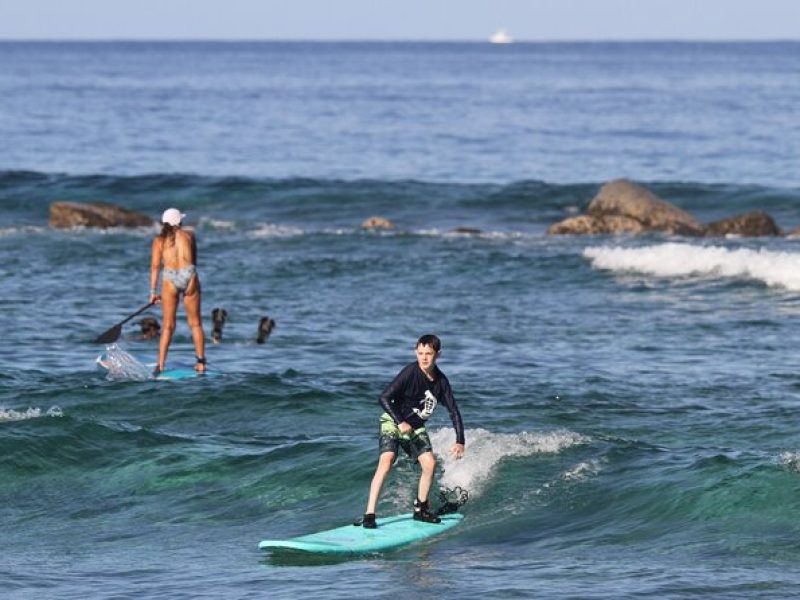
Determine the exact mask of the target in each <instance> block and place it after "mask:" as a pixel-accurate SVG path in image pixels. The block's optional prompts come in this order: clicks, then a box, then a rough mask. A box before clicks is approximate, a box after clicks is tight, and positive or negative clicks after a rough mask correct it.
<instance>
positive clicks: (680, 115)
mask: <svg viewBox="0 0 800 600" xmlns="http://www.w3.org/2000/svg"><path fill="white" fill-rule="evenodd" d="M798 75H800V44H796V43H776V44H689V43H681V44H670V43H654V44H524V45H512V46H508V47H494V46H489V45H481V44H395V43H385V44H356V43H352V44H305V43H284V44H278V43H274V44H272V43H268V44H247V43H214V44H211V43H208V44H200V43H197V44H191V43H175V44H164V43H155V44H154V43H92V44H78V43H69V44H65V43H35V44H34V43H31V44H24V43H2V44H0V139H1V140H2V144H0V289H2V292H0V308H2V311H3V312H2V314H3V316H4V319H3V323H4V324H5V330H4V341H5V343H4V344H3V345H0V457H1V458H0V523H2V524H3V527H2V535H0V556H2V557H3V561H2V564H0V582H2V594H3V595H4V597H10V598H42V597H58V598H86V597H91V598H123V597H126V598H127V597H160V598H220V597H224V598H261V597H269V598H299V597H303V598H351V597H354V596H364V597H389V596H395V595H396V594H397V593H398V590H399V589H402V593H403V594H410V595H415V596H420V597H423V598H428V597H436V596H439V597H445V598H450V597H463V598H485V597H491V598H517V597H545V598H556V597H558V598H609V599H610V598H614V599H616V598H623V597H648V596H649V597H658V598H695V597H718V598H721V597H725V598H728V597H737V598H794V597H797V595H798V593H800V577H798V575H797V574H796V573H797V570H796V568H795V565H796V564H797V561H798V559H800V543H799V542H798V539H800V527H799V526H798V525H797V523H798V518H797V517H798V514H799V513H800V500H799V498H800V440H799V439H798V435H797V430H798V423H799V421H798V417H797V404H798V400H800V378H799V377H798V376H797V374H796V365H797V364H798V360H799V359H800V355H798V351H797V350H796V349H795V348H796V344H794V343H793V341H794V340H796V339H798V338H800V325H799V324H798V323H800V320H798V318H797V317H798V316H800V301H798V297H797V292H798V291H800V275H798V273H799V272H800V269H798V260H799V259H800V251H798V249H797V247H796V245H797V240H796V238H794V237H781V238H774V239H760V238H756V239H703V240H697V239H683V238H676V237H663V236H646V237H642V238H628V237H619V238H614V237H603V236H600V237H590V238H568V237H550V236H547V235H546V234H545V230H546V229H547V227H548V225H550V224H551V223H553V222H555V221H557V220H559V219H562V218H564V217H565V216H567V215H571V214H575V213H576V212H578V211H581V210H582V209H584V208H585V207H586V205H587V204H588V202H589V201H590V200H591V199H592V197H593V196H594V194H595V193H596V192H597V190H598V188H599V186H600V185H601V184H602V183H604V182H605V181H607V180H609V179H612V178H615V177H620V176H625V177H630V178H633V179H636V180H638V181H640V182H642V183H643V184H645V185H646V186H648V187H649V188H650V189H652V190H653V191H654V192H655V193H657V194H658V195H659V196H661V197H662V198H665V199H667V200H669V201H671V202H673V203H675V204H677V205H678V206H680V207H682V208H684V209H685V210H688V211H689V212H691V213H692V214H694V215H695V216H697V218H698V219H699V220H701V221H704V222H710V221H713V220H716V219H720V218H723V217H727V216H732V215H734V214H737V213H741V212H745V211H750V210H756V209H760V210H765V211H767V212H768V213H770V214H771V215H772V216H773V217H774V218H775V219H776V221H777V222H778V224H779V225H780V226H781V227H782V228H783V229H784V230H786V231H791V230H793V229H795V228H797V227H798V226H800V177H798V172H799V171H798V168H797V167H798V157H800V130H798V127H800V126H799V125H798V123H800V120H798V117H800V115H799V114H798V111H800V109H798V106H800V104H798V101H800V76H798ZM55 200H74V201H93V200H104V201H109V202H114V203H117V204H120V205H123V206H127V207H129V208H133V209H135V210H139V211H141V212H145V213H147V214H150V215H151V216H153V217H156V216H158V215H159V214H160V212H161V211H162V210H163V209H164V208H166V207H167V206H173V205H174V206H178V207H180V208H181V209H182V210H183V211H184V212H186V213H188V219H187V220H188V222H189V224H190V225H191V226H193V227H194V228H195V229H196V232H197V237H198V242H199V252H200V262H199V271H200V276H201V279H202V282H203V289H204V296H203V306H204V309H203V312H204V315H205V316H206V317H207V318H208V316H209V315H210V311H211V309H212V308H214V307H224V308H226V310H227V311H228V314H229V322H228V324H227V326H226V328H225V331H224V337H223V343H222V344H219V345H209V348H208V357H209V362H210V364H211V365H212V366H213V367H214V368H215V369H218V370H220V371H222V372H223V376H221V377H216V378H207V379H205V380H190V381H184V382H154V381H148V380H145V381H141V380H137V379H136V378H135V377H115V378H108V377H106V376H105V374H104V373H103V372H101V371H100V370H98V369H97V368H96V365H95V363H94V360H95V357H96V355H97V354H98V352H100V351H101V350H103V348H102V347H97V346H96V345H94V344H92V340H93V338H94V337H95V336H96V335H97V334H99V333H100V332H102V331H103V330H104V329H106V328H107V327H109V326H111V325H113V324H114V323H115V322H116V321H118V320H120V319H121V318H123V317H124V316H125V315H126V314H128V313H130V312H132V311H133V310H135V309H136V308H138V307H139V306H141V305H143V304H144V303H145V302H146V301H147V289H148V287H149V286H148V267H149V244H150V238H151V236H152V235H153V234H154V230H150V229H142V230H133V231H123V230H112V231H97V230H87V229H84V230H73V231H54V230H50V229H48V228H47V216H48V206H49V204H50V202H52V201H55ZM373 215H380V216H384V217H386V218H389V219H391V220H392V221H393V222H394V223H395V225H396V227H395V228H394V229H393V230H391V231H385V232H371V231H365V230H362V229H361V227H360V224H361V222H362V221H363V220H364V219H366V218H367V217H370V216H373ZM463 227H468V228H471V229H473V230H477V232H476V233H459V232H458V231H457V228H463ZM151 314H152V315H153V316H156V317H158V318H160V312H159V311H158V310H153V311H151ZM265 315H269V316H270V317H272V318H274V319H275V320H276V322H277V326H276V329H275V330H274V332H273V334H272V335H271V337H270V338H269V339H268V341H267V343H266V344H264V345H257V344H255V342H254V338H255V335H256V326H257V323H258V321H259V319H260V318H261V317H262V316H265ZM181 318H182V316H181ZM137 329H138V328H137V326H136V321H134V322H132V323H131V324H130V325H129V326H128V327H127V328H126V329H125V331H124V335H123V339H122V340H121V342H120V349H121V350H118V351H125V352H128V353H130V354H132V355H133V356H135V357H138V359H139V360H140V361H141V362H142V363H145V364H146V363H150V362H152V361H153V360H154V359H155V354H156V347H155V344H154V343H152V342H143V341H140V340H137V339H136V334H137ZM206 330H207V332H210V322H209V320H208V319H207V321H206ZM429 331H431V332H435V333H437V334H439V335H440V337H441V338H442V340H443V344H444V353H443V356H442V358H441V361H440V366H441V368H442V369H443V371H445V373H447V374H448V376H449V378H450V380H451V383H452V384H453V386H454V388H455V392H456V397H457V398H458V400H459V403H460V406H461V410H462V414H463V417H464V421H465V425H466V436H467V454H466V456H465V458H464V459H462V460H461V461H453V460H452V459H449V458H447V457H446V456H444V450H446V449H447V448H448V447H449V446H450V444H451V443H452V441H453V432H452V429H451V428H450V424H449V421H448V419H447V415H446V411H444V410H441V409H440V410H439V411H437V413H436V414H435V415H434V417H433V422H432V425H431V430H432V432H433V442H434V447H435V449H436V450H437V451H440V452H442V455H441V456H440V458H441V461H440V470H439V472H438V474H437V487H438V486H439V485H441V486H445V487H450V486H454V485H459V486H462V487H464V488H466V489H468V490H469V492H470V495H471V499H470V501H469V503H468V504H467V505H466V506H465V507H464V509H463V512H464V514H465V517H466V518H465V521H464V523H463V524H462V525H460V526H458V527H457V528H455V529H453V530H452V531H451V532H449V533H448V534H446V535H445V536H443V537H441V538H440V539H436V540H434V541H432V542H431V543H427V544H423V545H419V546H413V547H410V548H406V549H403V550H401V551H398V552H394V553H390V554H386V555H378V556H369V557H359V558H355V559H353V560H345V561H327V562H326V561H315V560H310V559H296V558H294V559H287V558H286V557H279V556H271V555H268V554H262V553H260V552H259V551H258V550H257V544H258V541H259V540H261V539H264V538H279V537H284V536H294V535H301V534H304V533H309V532H312V531H315V530H319V529H323V528H328V527H334V526H338V525H342V524H345V523H347V522H349V521H350V520H351V519H352V518H354V517H356V516H358V515H359V514H360V513H361V512H362V511H363V508H364V504H365V501H366V494H367V488H368V486H369V481H370V478H371V476H372V472H373V468H374V463H375V460H376V458H377V456H376V439H375V433H376V425H377V417H378V414H379V409H378V404H377V397H378V394H379V393H380V391H381V390H382V389H383V387H384V386H385V385H386V384H387V383H388V382H389V381H390V380H391V378H392V377H393V376H394V375H395V374H396V373H397V371H399V370H400V368H402V367H403V366H404V365H405V364H406V363H407V362H409V361H411V360H412V359H413V354H412V349H413V343H414V341H415V339H416V338H417V337H418V336H419V335H420V334H422V333H426V332H429ZM192 352H193V349H192V346H191V341H190V336H189V332H188V329H187V328H186V326H185V323H184V322H180V323H179V327H178V331H177V333H176V340H175V343H174V346H173V350H172V353H171V355H170V363H171V364H173V365H180V364H190V363H191V359H192ZM416 477H417V472H416V471H415V469H414V467H413V466H412V465H411V464H410V463H409V462H408V461H402V460H401V461H400V463H399V464H398V467H397V469H396V471H395V472H394V473H393V475H392V476H391V479H390V481H389V483H388V484H387V486H386V489H385V492H384V495H383V501H382V503H381V506H380V511H381V512H382V514H390V513H395V512H402V511H405V510H409V508H410V503H411V501H412V500H413V494H414V491H415V485H416Z"/></svg>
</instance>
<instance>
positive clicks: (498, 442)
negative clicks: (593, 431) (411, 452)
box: [431, 428, 589, 497]
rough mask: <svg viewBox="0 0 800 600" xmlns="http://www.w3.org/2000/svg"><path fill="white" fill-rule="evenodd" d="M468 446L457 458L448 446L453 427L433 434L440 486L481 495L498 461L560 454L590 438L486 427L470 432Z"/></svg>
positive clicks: (451, 440) (572, 434)
mask: <svg viewBox="0 0 800 600" xmlns="http://www.w3.org/2000/svg"><path fill="white" fill-rule="evenodd" d="M466 435H467V447H466V452H465V453H464V456H463V457H462V458H460V459H456V458H454V457H453V456H452V455H451V454H450V452H449V449H450V447H451V445H452V443H453V439H454V433H453V430H452V429H450V428H444V429H439V430H437V431H433V432H432V434H431V442H432V443H433V447H434V448H435V449H436V451H437V453H438V455H439V459H440V465H441V467H442V475H441V477H440V479H439V485H440V487H444V488H454V487H456V486H458V487H461V488H463V489H465V490H467V491H469V493H470V495H471V496H472V497H474V496H476V495H479V494H480V493H481V492H482V491H483V489H484V487H485V486H486V484H487V483H488V481H489V479H490V478H491V476H492V474H493V472H494V470H495V469H496V467H497V465H498V463H500V461H502V460H503V459H504V458H509V457H516V456H530V455H532V454H558V453H559V452H561V451H562V450H564V449H566V448H570V447H572V446H577V445H580V444H585V443H587V442H588V441H589V438H588V437H586V436H583V435H580V434H578V433H574V432H572V431H564V430H562V431H550V432H541V433H539V432H535V433H534V432H532V433H529V432H524V431H523V432H521V433H493V432H491V431H487V430H485V429H471V430H469V431H467V433H466Z"/></svg>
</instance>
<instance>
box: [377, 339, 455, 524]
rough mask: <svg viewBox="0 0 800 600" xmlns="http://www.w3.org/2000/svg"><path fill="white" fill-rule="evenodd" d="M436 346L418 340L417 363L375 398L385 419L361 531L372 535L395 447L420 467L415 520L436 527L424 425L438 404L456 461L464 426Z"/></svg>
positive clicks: (430, 457)
mask: <svg viewBox="0 0 800 600" xmlns="http://www.w3.org/2000/svg"><path fill="white" fill-rule="evenodd" d="M441 347H442V344H441V341H440V340H439V338H438V337H436V336H435V335H423V336H422V337H421V338H419V340H417V345H416V347H415V353H416V355H417V361H416V362H412V363H410V364H409V365H407V366H406V367H405V368H404V369H403V370H402V371H400V373H399V374H398V375H397V377H395V378H394V380H393V381H392V382H391V383H390V384H389V385H388V387H387V388H386V389H385V390H384V391H383V393H382V394H381V397H380V403H381V406H382V407H383V409H384V411H385V412H384V413H383V414H382V415H381V417H380V437H379V442H378V445H379V448H380V457H379V458H378V466H377V467H376V468H375V475H374V476H373V478H372V484H371V485H370V488H369V500H368V502H367V510H366V512H365V513H364V518H363V520H362V522H361V525H362V526H363V527H366V528H368V529H374V528H375V527H377V525H376V523H375V510H376V507H377V505H378V497H379V496H380V494H381V488H382V487H383V482H384V481H385V480H386V476H387V475H388V474H389V471H390V470H391V469H392V464H393V463H394V460H395V457H396V456H397V450H398V447H402V448H403V450H404V451H405V452H406V454H408V455H409V456H410V457H411V458H412V459H416V460H417V461H418V462H419V465H420V467H422V473H421V474H420V477H419V486H418V489H417V499H416V501H415V502H414V519H416V520H418V521H425V522H427V523H439V522H440V521H441V519H440V518H439V517H438V516H437V515H436V514H434V513H432V512H431V505H430V501H429V500H428V493H429V492H430V489H431V484H432V483H433V473H434V471H435V470H436V458H435V457H434V455H433V447H432V446H431V440H430V437H428V432H427V431H426V430H425V421H426V420H427V419H428V418H429V417H430V416H431V414H433V409H434V408H436V405H437V403H438V402H443V403H444V405H445V406H446V407H447V410H448V411H449V413H450V420H451V421H452V422H453V429H455V432H456V443H455V444H453V447H452V448H451V449H450V452H451V454H453V455H454V456H455V457H456V458H461V456H462V455H463V454H464V425H463V424H462V422H461V413H460V412H459V410H458V405H457V404H456V399H455V398H454V397H453V390H452V389H451V388H450V382H449V381H448V380H447V377H445V375H444V373H442V372H441V371H440V370H439V367H437V366H436V359H437V358H438V357H439V354H440V352H441Z"/></svg>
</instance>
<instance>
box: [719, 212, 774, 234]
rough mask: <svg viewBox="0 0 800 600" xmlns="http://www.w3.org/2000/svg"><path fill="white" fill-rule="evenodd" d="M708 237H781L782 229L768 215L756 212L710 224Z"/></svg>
mask: <svg viewBox="0 0 800 600" xmlns="http://www.w3.org/2000/svg"><path fill="white" fill-rule="evenodd" d="M706 235H708V236H717V235H719V236H722V235H741V236H744V237H765V236H777V235H781V230H780V228H779V227H778V226H777V225H776V224H775V221H774V220H773V218H772V217H770V216H769V215H768V214H767V213H765V212H763V211H760V210H756V211H753V212H749V213H745V214H743V215H737V216H735V217H731V218H730V219H722V220H721V221H715V222H713V223H709V224H708V226H707V227H706Z"/></svg>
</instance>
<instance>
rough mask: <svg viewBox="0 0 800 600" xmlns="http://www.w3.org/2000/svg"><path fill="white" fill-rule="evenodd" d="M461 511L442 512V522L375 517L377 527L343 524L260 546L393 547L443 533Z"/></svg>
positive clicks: (359, 550) (326, 550) (318, 550)
mask: <svg viewBox="0 0 800 600" xmlns="http://www.w3.org/2000/svg"><path fill="white" fill-rule="evenodd" d="M463 518H464V516H463V515H459V514H451V515H443V516H442V522H441V523H423V522H421V521H415V520H414V518H413V517H412V516H411V515H410V514H406V515H397V516H394V517H385V518H379V519H377V523H378V528H377V529H365V528H363V527H361V526H357V525H345V526H344V527H337V528H336V529H329V530H327V531H321V532H319V533H311V534H309V535H302V536H300V537H295V538H290V539H288V540H264V541H263V542H261V543H260V544H259V545H258V547H259V548H261V549H262V550H273V551H274V550H297V551H301V552H310V553H314V554H368V553H371V552H382V551H385V550H393V549H395V548H399V547H401V546H405V545H407V544H413V543H414V542H419V541H421V540H424V539H426V538H430V537H433V536H435V535H439V534H440V533H444V532H445V531H447V530H448V529H451V528H453V527H455V526H456V525H458V524H459V523H460V522H461V520H462V519H463Z"/></svg>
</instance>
